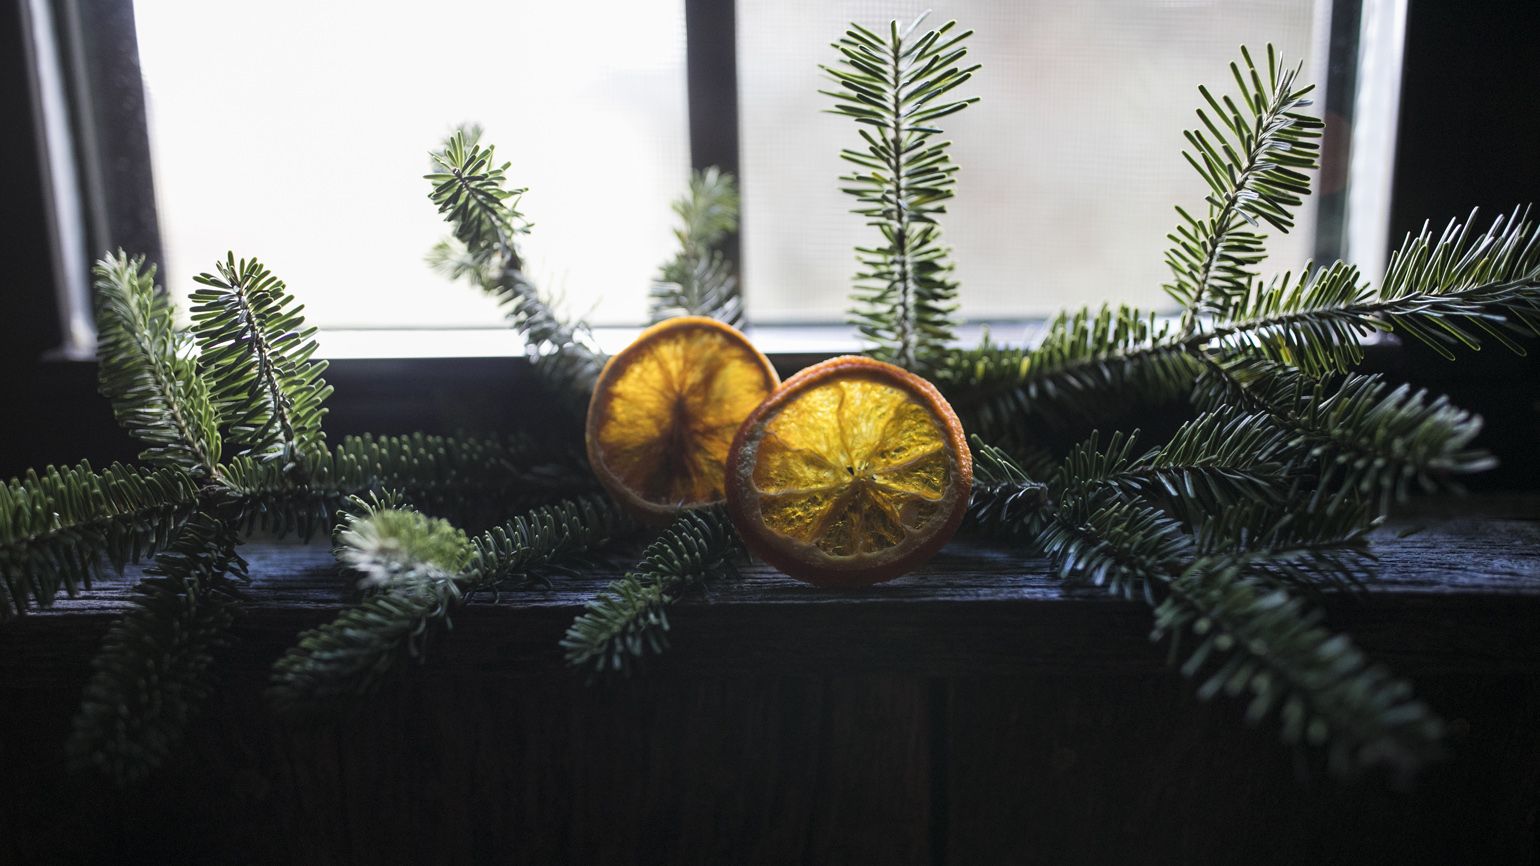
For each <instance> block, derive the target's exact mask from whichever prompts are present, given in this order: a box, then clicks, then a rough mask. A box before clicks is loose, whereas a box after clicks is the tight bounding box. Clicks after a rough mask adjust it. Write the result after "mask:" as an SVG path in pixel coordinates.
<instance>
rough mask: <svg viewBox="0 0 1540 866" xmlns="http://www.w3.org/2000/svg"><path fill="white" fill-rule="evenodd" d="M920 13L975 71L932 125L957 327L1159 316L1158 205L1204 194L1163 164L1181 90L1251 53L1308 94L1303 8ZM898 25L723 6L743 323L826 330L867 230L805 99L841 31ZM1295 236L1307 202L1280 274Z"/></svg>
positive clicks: (1302, 229)
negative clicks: (1272, 53)
mask: <svg viewBox="0 0 1540 866" xmlns="http://www.w3.org/2000/svg"><path fill="white" fill-rule="evenodd" d="M931 5H933V6H934V10H935V11H934V12H933V13H932V15H931V17H930V19H928V21H927V25H932V26H933V25H939V24H940V23H943V22H945V21H946V20H947V19H949V18H956V19H958V21H959V23H960V24H961V25H962V26H964V27H967V28H972V29H974V30H975V31H977V32H976V33H975V35H974V36H973V38H972V39H971V40H970V45H971V48H970V52H969V61H970V62H977V63H982V64H983V66H984V68H983V69H982V70H981V71H980V73H979V74H978V75H977V76H976V77H975V78H974V79H973V81H970V82H969V83H968V84H965V85H963V88H962V89H960V90H958V91H956V92H957V93H959V94H964V95H977V96H980V97H982V100H981V101H980V102H979V103H978V104H976V105H974V106H972V107H970V108H969V109H967V110H966V111H964V112H962V113H961V114H958V115H953V116H952V117H949V118H946V119H945V120H944V121H943V126H944V129H945V133H946V137H948V138H951V139H952V140H954V141H955V142H956V144H955V145H954V148H953V159H954V160H955V161H956V162H957V163H958V165H959V166H960V167H961V171H960V172H959V175H958V185H957V197H956V199H955V200H954V201H953V202H952V204H951V205H950V208H949V210H950V213H949V214H948V216H947V217H946V218H945V222H944V223H943V227H944V234H945V237H946V238H947V240H948V241H949V242H950V243H951V244H952V245H953V246H954V247H955V251H954V261H955V263H956V265H957V276H958V279H959V280H960V281H961V283H962V298H963V312H964V313H965V314H966V315H968V316H970V317H973V318H999V317H1017V316H1037V315H1043V314H1045V313H1048V312H1051V311H1054V310H1057V309H1059V308H1062V307H1066V306H1070V305H1079V304H1087V303H1099V302H1101V301H1103V300H1112V301H1124V302H1132V303H1138V304H1141V305H1147V306H1156V307H1166V306H1169V300H1168V299H1167V297H1166V295H1165V294H1164V293H1163V292H1162V291H1161V290H1160V285H1161V283H1162V282H1164V281H1165V280H1166V279H1167V276H1168V271H1167V269H1166V267H1165V265H1164V264H1163V251H1164V249H1165V247H1166V241H1165V235H1166V233H1167V232H1169V231H1170V230H1171V229H1172V227H1173V226H1174V224H1175V220H1176V215H1175V213H1174V212H1173V210H1172V206H1173V205H1175V204H1182V205H1183V206H1185V207H1187V208H1188V209H1189V210H1192V209H1194V208H1198V207H1201V205H1202V197H1203V195H1204V193H1205V192H1206V187H1205V186H1204V184H1203V182H1202V181H1201V180H1200V179H1199V178H1198V177H1197V176H1196V175H1195V174H1194V173H1193V171H1192V170H1191V169H1190V167H1189V166H1188V165H1187V163H1186V162H1185V161H1184V160H1183V159H1182V156H1181V150H1182V149H1183V146H1184V144H1185V142H1184V141H1183V138H1182V130H1183V129H1184V128H1185V127H1187V126H1190V125H1193V124H1194V123H1196V119H1195V117H1194V115H1193V109H1194V108H1195V107H1196V106H1197V104H1198V101H1199V99H1200V97H1199V96H1198V93H1197V89H1196V88H1197V85H1198V84H1200V83H1206V84H1209V85H1210V86H1211V87H1216V86H1217V87H1223V86H1225V85H1226V84H1232V83H1231V82H1230V76H1229V70H1228V68H1227V64H1228V63H1229V62H1230V61H1231V60H1232V59H1236V58H1238V57H1239V50H1238V48H1239V46H1240V45H1242V44H1246V45H1249V46H1251V47H1252V48H1253V50H1254V51H1256V52H1260V51H1261V50H1262V49H1263V48H1264V47H1265V45H1266V44H1267V43H1268V42H1269V41H1271V42H1273V43H1274V44H1275V45H1276V46H1278V48H1279V49H1280V50H1281V51H1282V52H1283V53H1284V55H1285V56H1286V57H1288V58H1291V62H1297V61H1299V60H1303V61H1304V62H1305V73H1304V75H1305V77H1306V79H1307V80H1308V81H1312V82H1316V83H1319V82H1320V81H1321V76H1320V75H1319V74H1318V73H1317V71H1316V70H1315V69H1314V68H1313V67H1312V63H1313V62H1314V61H1315V59H1316V58H1315V56H1314V53H1313V51H1312V48H1313V42H1314V40H1315V37H1316V35H1317V30H1318V28H1319V25H1318V24H1317V20H1318V18H1317V10H1316V8H1315V6H1314V5H1313V4H1312V3H1309V2H1292V3H1291V2H1269V0H1224V2H1219V0H1213V2H1200V0H1190V2H1161V3H1135V2H1113V0H1087V2H1076V3H1061V2H1041V0H1040V2H1015V3H998V2H980V0H975V2H937V3H934V4H931ZM918 8H923V7H918ZM912 14H913V12H912V11H911V10H910V8H909V7H906V6H902V5H900V4H893V3H878V2H850V0H845V2H828V3H814V2H778V3H740V4H739V6H738V52H739V87H740V115H741V118H742V145H741V146H742V160H743V174H744V230H745V231H744V238H743V245H744V253H743V255H744V269H745V283H746V287H747V291H748V293H749V294H748V300H749V308H750V311H751V312H752V313H753V314H754V315H755V317H756V320H757V321H776V320H779V321H804V320H819V319H835V318H839V317H840V316H841V315H842V311H843V309H844V307H845V298H844V295H845V291H846V288H847V287H848V285H849V283H850V279H851V275H852V274H853V273H854V271H855V262H854V257H853V253H852V251H851V250H852V247H853V246H854V245H856V244H857V243H868V244H870V243H871V242H872V241H873V238H874V237H875V232H876V230H875V229H870V228H866V227H865V226H864V225H863V224H862V218H860V217H857V216H855V215H853V214H850V213H849V209H850V207H851V202H850V200H849V199H848V197H846V196H844V195H842V194H841V193H840V192H839V191H838V189H837V186H838V184H837V180H836V179H837V178H838V176H839V175H840V174H842V173H844V171H845V170H846V167H845V164H844V163H842V161H841V160H840V159H839V158H838V152H839V150H840V148H841V147H854V146H857V145H858V144H859V139H858V138H857V136H856V131H855V128H854V124H852V123H851V122H849V121H847V120H844V119H842V118H840V117H836V116H834V115H832V114H826V113H821V112H822V111H823V110H824V109H826V108H828V107H829V105H830V102H831V100H830V99H829V98H828V97H825V96H820V95H819V94H818V93H817V91H818V89H820V88H827V85H826V84H825V82H824V80H823V77H822V75H821V73H820V71H819V69H818V64H820V63H831V62H832V61H833V57H834V51H833V49H831V48H829V47H828V46H829V43H830V42H832V41H834V40H835V39H837V38H838V37H839V36H840V34H841V33H842V32H843V31H844V28H845V25H846V22H849V21H857V22H861V23H862V24H864V25H865V26H867V27H871V28H874V29H875V28H877V27H885V26H886V22H887V21H889V20H890V19H892V18H894V17H899V18H900V19H901V20H905V21H907V20H908V19H907V18H905V17H904V16H911V17H912ZM1254 56H1257V57H1258V58H1259V62H1263V61H1262V60H1261V55H1260V54H1255V55H1254ZM1232 86H1233V84H1232ZM1318 107H1319V106H1317V108H1318ZM1313 227H1314V218H1313V214H1312V212H1311V210H1310V208H1309V207H1308V205H1307V208H1306V209H1305V212H1304V213H1302V214H1300V219H1299V225H1298V227H1297V228H1296V229H1295V231H1294V232H1293V233H1292V234H1291V235H1290V236H1288V237H1286V238H1282V239H1279V240H1277V241H1275V242H1274V243H1273V246H1272V249H1273V252H1274V256H1275V258H1274V262H1275V264H1276V265H1277V266H1278V268H1279V269H1280V270H1282V269H1287V268H1297V267H1298V265H1299V264H1301V263H1303V262H1304V260H1305V258H1306V257H1307V256H1308V255H1309V252H1310V249H1311V243H1310V238H1311V234H1312V230H1313Z"/></svg>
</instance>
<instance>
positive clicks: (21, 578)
mask: <svg viewBox="0 0 1540 866" xmlns="http://www.w3.org/2000/svg"><path fill="white" fill-rule="evenodd" d="M198 504H199V499H198V484H197V481H196V479H195V478H194V477H193V476H192V475H191V474H189V473H188V472H186V471H184V470H182V469H180V468H167V469H158V470H137V469H133V468H130V467H127V466H123V465H121V464H114V465H112V466H110V467H108V468H107V469H106V470H104V471H102V472H96V471H94V470H93V469H92V468H91V466H90V464H88V463H81V464H80V465H78V466H74V467H70V468H65V469H60V468H58V467H54V466H50V467H48V468H47V469H46V470H44V471H43V472H42V474H38V473H37V472H28V473H27V475H26V476H25V477H23V478H20V479H13V480H12V481H10V482H9V483H6V484H0V621H3V620H5V619H8V618H10V617H12V616H16V615H19V614H23V613H25V612H26V610H27V608H28V607H29V606H37V607H47V606H48V605H50V604H52V603H53V600H54V597H55V596H57V595H58V593H59V592H60V590H63V591H64V592H67V593H68V594H69V595H70V596H74V595H75V594H76V593H77V592H78V591H79V590H80V589H81V588H82V587H89V586H90V585H91V581H92V580H93V579H95V578H96V577H98V576H100V574H101V572H102V569H103V568H104V567H105V566H107V565H108V564H111V565H113V566H115V567H117V568H118V569H121V568H122V567H123V565H124V564H125V563H128V562H136V561H138V560H139V559H140V558H141V557H144V556H148V555H150V554H153V553H154V552H155V551H156V550H159V549H161V548H163V547H165V546H166V545H167V544H168V543H170V542H171V540H172V539H173V538H174V537H175V535H176V532H177V530H178V529H179V528H180V527H181V525H182V523H183V521H185V520H186V519H187V518H188V517H189V516H191V514H192V513H193V511H194V510H195V509H196V508H197V507H198Z"/></svg>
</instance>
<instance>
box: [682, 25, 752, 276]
mask: <svg viewBox="0 0 1540 866" xmlns="http://www.w3.org/2000/svg"><path fill="white" fill-rule="evenodd" d="M684 21H685V40H686V44H685V64H686V81H687V83H688V87H689V117H690V165H691V166H692V167H693V168H697V169H701V168H706V167H708V166H713V165H714V166H716V167H717V168H720V169H722V170H723V171H726V172H731V173H732V175H733V176H734V177H736V178H738V188H739V190H740V191H741V190H742V189H743V174H742V172H741V171H739V168H738V31H737V4H736V3H735V2H734V0H684ZM738 232H739V235H741V234H742V232H743V223H742V219H741V213H740V220H739V225H738ZM739 235H734V236H732V237H731V238H729V239H728V241H727V245H726V251H725V252H726V255H727V257H728V259H730V260H731V261H732V262H733V264H734V266H738V265H740V264H741V262H742V257H741V252H742V246H741V244H740V243H739ZM737 271H738V286H739V291H740V292H742V291H744V289H745V286H744V285H743V269H742V268H741V267H737ZM744 297H747V295H746V294H745V295H744Z"/></svg>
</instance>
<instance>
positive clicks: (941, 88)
mask: <svg viewBox="0 0 1540 866" xmlns="http://www.w3.org/2000/svg"><path fill="white" fill-rule="evenodd" d="M925 17H926V16H925V15H921V16H919V17H918V18H916V19H915V20H914V21H913V22H912V23H911V24H909V25H908V26H907V27H904V28H902V29H900V27H899V24H898V22H897V21H894V22H892V23H891V25H890V26H889V28H888V32H887V34H886V35H878V34H877V33H874V32H872V31H871V30H867V29H866V28H864V27H861V26H860V25H855V24H853V25H851V27H850V29H849V30H847V31H846V32H845V35H844V36H843V37H842V38H841V39H840V40H839V41H838V42H835V43H834V45H833V47H834V48H835V49H836V50H837V51H838V52H839V54H840V58H839V63H838V65H835V66H823V67H821V68H822V69H823V70H824V72H825V73H826V74H827V75H828V76H829V78H830V79H832V81H833V82H834V84H835V86H836V88H837V89H835V90H826V91H821V92H822V93H824V95H826V96H829V97H831V98H833V99H834V107H833V109H831V110H832V111H833V112H835V113H837V114H841V115H844V116H846V117H849V118H851V119H853V120H855V122H856V123H857V124H859V125H860V135H861V140H862V141H863V142H864V144H865V146H864V147H863V148H861V149H846V150H842V151H840V156H841V157H842V158H844V159H845V160H846V161H847V162H850V163H851V164H853V165H854V166H855V170H854V171H853V172H852V173H851V174H849V175H845V176H843V177H841V178H840V180H841V182H843V183H844V184H846V186H845V187H844V192H846V193H847V194H849V195H850V196H852V197H854V198H855V200H856V202H857V207H856V208H855V209H854V211H853V212H854V213H857V214H860V215H862V216H864V217H866V219H867V222H868V225H871V226H873V227H875V228H876V229H877V230H878V231H879V232H880V233H881V242H880V243H878V244H875V245H873V246H870V247H858V248H857V250H856V253H857V258H858V259H859V260H860V262H861V270H860V271H859V273H857V275H856V282H855V287H854V289H853V290H852V299H853V301H854V306H853V307H852V309H851V322H852V323H853V324H854V325H855V326H856V328H857V329H858V330H859V331H860V332H861V334H862V336H863V337H865V338H866V340H867V341H868V342H869V343H870V348H869V352H870V354H872V355H873V356H874V357H878V358H880V359H882V360H885V361H891V362H893V363H895V364H898V365H900V366H902V367H905V368H907V369H909V370H914V371H926V370H929V368H930V366H931V365H932V364H933V363H934V362H935V361H936V359H937V358H938V357H939V356H940V353H941V351H942V349H943V348H945V346H946V345H947V343H949V342H950V341H951V340H952V337H953V316H954V314H955V312H956V308H957V303H956V297H957V282H956V281H955V280H954V279H953V278H952V265H951V262H950V261H949V260H948V256H949V255H950V252H951V251H950V248H948V247H946V246H945V245H943V244H942V243H941V229H940V225H939V224H938V222H937V218H938V217H939V216H940V215H941V214H943V213H945V212H946V202H947V200H949V199H950V198H951V197H952V195H953V186H954V185H955V183H956V177H955V175H956V173H957V167H956V166H955V165H953V164H952V160H951V156H950V154H949V153H948V151H949V149H950V147H951V142H946V141H941V142H937V141H934V140H933V136H934V135H936V134H937V133H939V132H940V129H939V128H937V127H936V123H937V122H938V121H940V120H941V119H942V118H944V117H947V116H948V115H951V114H955V113H956V112H958V111H961V110H963V109H964V108H966V107H968V106H969V105H971V104H973V103H974V102H977V101H978V98H977V97H969V98H966V99H956V100H953V99H949V98H947V97H948V96H949V94H951V93H952V91H953V90H955V89H956V88H957V87H959V86H961V85H962V84H964V83H965V82H967V81H968V79H969V78H971V77H972V76H973V72H974V70H976V69H978V67H977V66H976V65H975V66H968V67H964V66H961V65H959V61H961V60H962V58H963V57H964V56H965V55H966V54H967V48H965V47H964V45H963V43H964V42H965V41H966V40H967V38H968V37H969V36H970V35H972V31H964V32H961V33H958V32H954V31H955V27H956V24H957V22H955V21H949V22H947V23H946V24H943V25H941V26H940V27H938V28H936V29H935V30H929V31H926V32H924V33H919V32H918V31H919V28H920V25H921V23H922V22H923V21H924V20H925Z"/></svg>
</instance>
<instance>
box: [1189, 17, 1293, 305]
mask: <svg viewBox="0 0 1540 866" xmlns="http://www.w3.org/2000/svg"><path fill="white" fill-rule="evenodd" d="M1241 60H1242V63H1243V64H1244V68H1242V65H1241V64H1236V63H1232V64H1230V74H1231V76H1232V77H1233V78H1234V79H1235V84H1236V88H1237V92H1236V93H1235V95H1234V96H1233V97H1232V96H1224V97H1221V98H1215V96H1214V94H1212V93H1211V92H1210V91H1209V89H1208V88H1207V87H1199V88H1198V92H1199V93H1200V94H1202V96H1203V100H1204V102H1205V103H1206V105H1207V107H1206V108H1199V109H1198V120H1199V121H1200V122H1201V123H1202V128H1201V129H1193V130H1188V131H1187V133H1186V136H1187V141H1188V143H1189V144H1190V145H1191V146H1192V150H1191V151H1186V152H1184V153H1183V154H1182V155H1183V156H1185V157H1186V158H1187V161H1188V163H1190V164H1191V165H1192V167H1193V169H1194V170H1195V171H1197V173H1198V175H1199V176H1200V177H1202V178H1203V180H1204V182H1205V183H1207V184H1208V187H1209V190H1210V194H1209V196H1208V198H1207V204H1208V212H1207V214H1206V215H1205V216H1204V218H1202V219H1199V218H1197V217H1194V216H1192V215H1191V214H1189V213H1188V212H1187V211H1185V210H1183V209H1182V208H1177V213H1178V214H1179V215H1180V216H1181V218H1182V224H1181V225H1180V226H1178V227H1177V230H1176V231H1175V232H1174V233H1173V234H1172V235H1171V236H1170V240H1171V242H1172V244H1173V245H1174V246H1173V247H1172V248H1171V251H1170V252H1169V253H1167V255H1166V263H1167V264H1168V265H1169V266H1170V268H1171V273H1172V275H1173V280H1172V282H1171V283H1169V284H1167V286H1166V287H1165V288H1166V291H1167V293H1169V294H1170V295H1171V297H1173V298H1175V299H1176V301H1177V303H1179V304H1181V305H1182V307H1183V309H1184V310H1185V311H1186V315H1185V317H1184V319H1183V328H1182V330H1183V333H1184V334H1191V333H1193V332H1194V331H1196V330H1197V327H1198V318H1199V316H1200V315H1202V314H1204V313H1214V314H1216V315H1219V316H1224V315H1226V314H1228V312H1229V311H1230V310H1231V309H1232V308H1233V307H1234V306H1235V305H1236V304H1237V303H1239V301H1240V300H1242V299H1243V298H1244V297H1245V296H1246V294H1247V293H1248V292H1249V291H1250V289H1251V282H1252V280H1253V279H1255V277H1256V270H1255V268H1256V265H1257V263H1259V262H1260V261H1262V259H1263V258H1264V256H1265V251H1264V250H1263V242H1264V241H1265V240H1266V237H1265V236H1264V235H1263V234H1262V233H1261V232H1260V231H1258V230H1257V226H1258V223H1262V222H1265V223H1267V224H1268V225H1269V226H1272V227H1273V228H1274V229H1276V230H1278V231H1280V232H1287V231H1288V230H1289V229H1290V228H1292V227H1293V225H1294V217H1293V214H1292V210H1293V209H1294V208H1297V207H1299V206H1300V204H1301V203H1302V201H1303V197H1304V196H1307V195H1309V194H1310V179H1309V175H1307V174H1306V172H1309V171H1312V170H1314V169H1315V168H1316V167H1317V159H1318V157H1319V152H1320V137H1321V128H1322V123H1321V121H1320V120H1318V119H1316V118H1314V117H1310V116H1308V115H1305V114H1301V113H1300V112H1301V111H1302V110H1303V109H1304V108H1306V107H1307V106H1309V105H1310V101H1309V99H1308V98H1307V97H1308V95H1309V93H1310V91H1311V90H1313V89H1314V88H1313V87H1310V86H1304V87H1300V86H1296V84H1295V80H1296V78H1297V77H1298V75H1299V70H1300V67H1299V66H1295V67H1294V68H1292V69H1289V68H1285V67H1284V66H1283V65H1282V61H1281V60H1280V59H1279V57H1278V55H1277V52H1275V51H1274V50H1273V46H1271V45H1269V46H1267V65H1266V68H1265V70H1263V69H1258V68H1257V65H1256V63H1255V62H1253V60H1252V58H1251V52H1250V50H1249V49H1247V48H1244V47H1243V48H1241Z"/></svg>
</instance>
